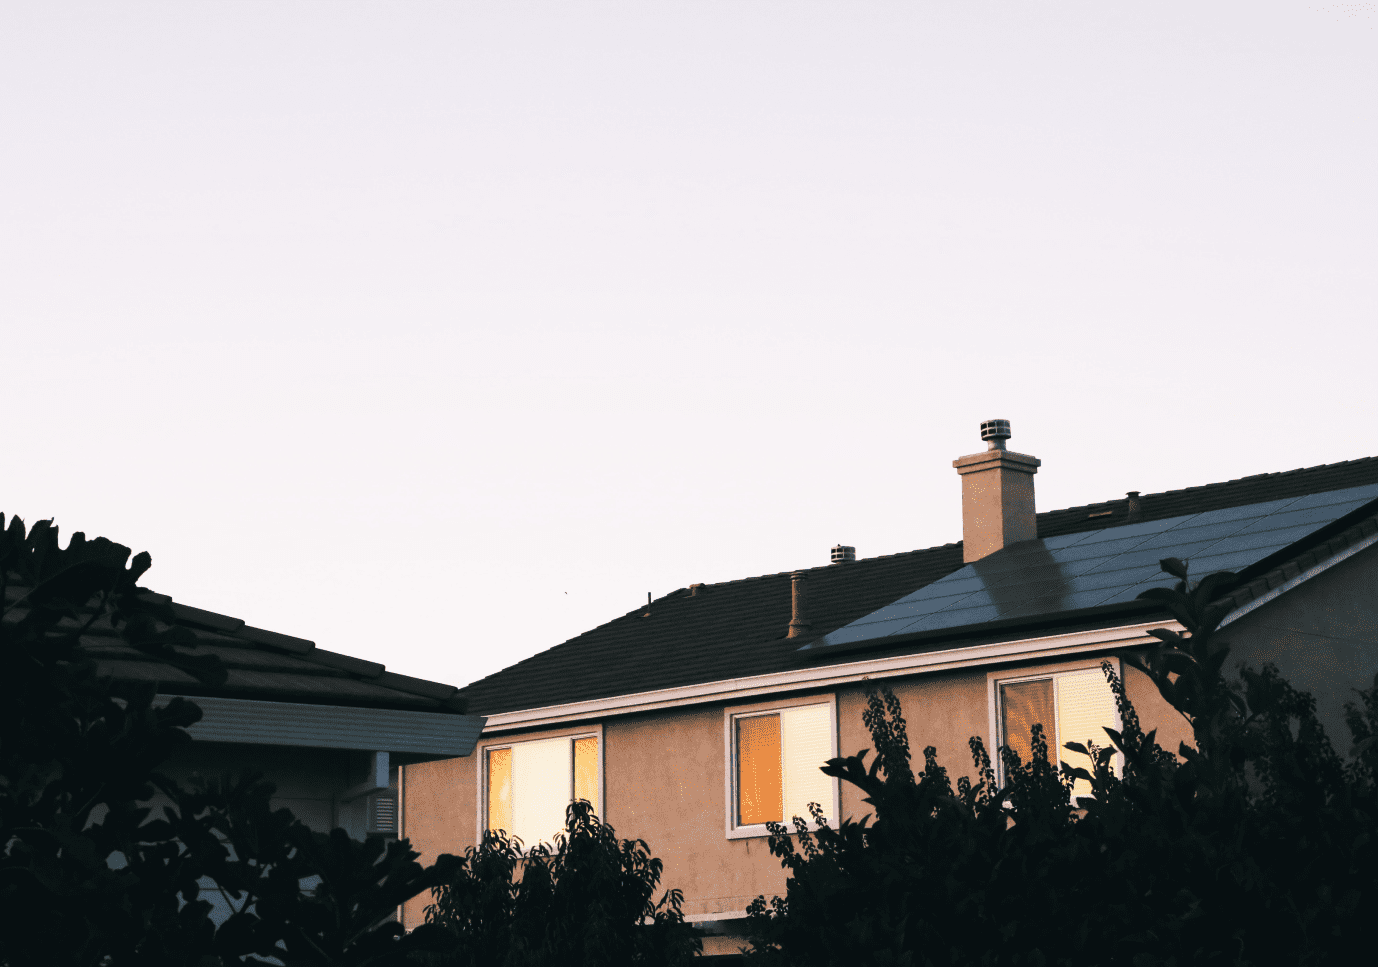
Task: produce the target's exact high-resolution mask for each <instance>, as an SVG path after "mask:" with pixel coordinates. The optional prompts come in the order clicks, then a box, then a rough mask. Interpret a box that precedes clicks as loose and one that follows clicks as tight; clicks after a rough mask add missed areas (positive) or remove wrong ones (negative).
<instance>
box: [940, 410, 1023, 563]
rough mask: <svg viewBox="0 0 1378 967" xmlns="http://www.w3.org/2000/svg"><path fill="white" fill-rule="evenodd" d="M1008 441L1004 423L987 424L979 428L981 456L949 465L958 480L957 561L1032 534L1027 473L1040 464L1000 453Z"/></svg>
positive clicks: (1007, 426)
mask: <svg viewBox="0 0 1378 967" xmlns="http://www.w3.org/2000/svg"><path fill="white" fill-rule="evenodd" d="M1009 438H1010V421H1009V420H987V421H985V422H984V423H982V424H981V439H982V440H984V441H986V452H985V453H973V454H972V455H971V456H969V457H959V458H958V459H956V460H954V461H952V465H953V466H954V467H956V468H957V473H959V474H960V475H961V477H962V561H963V563H966V564H970V563H971V562H972V561H979V560H980V559H981V558H983V557H985V556H987V555H989V554H994V553H995V552H996V551H998V550H1000V548H1002V547H1007V546H1009V545H1010V544H1015V543H1018V542H1019V541H1028V540H1033V539H1034V538H1035V537H1037V536H1038V522H1037V519H1036V518H1035V517H1034V481H1033V475H1034V474H1036V473H1038V467H1039V464H1040V463H1041V461H1040V460H1038V459H1037V458H1036V457H1031V456H1028V455H1027V454H1023V453H1014V452H1013V451H1011V450H1006V449H1005V441H1006V440H1008V439H1009Z"/></svg>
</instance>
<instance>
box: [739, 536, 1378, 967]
mask: <svg viewBox="0 0 1378 967" xmlns="http://www.w3.org/2000/svg"><path fill="white" fill-rule="evenodd" d="M1162 567H1163V569H1164V571H1166V572H1168V573H1169V574H1172V575H1173V576H1174V577H1176V578H1178V583H1177V584H1176V586H1175V587H1174V588H1171V589H1158V590H1154V591H1150V592H1147V593H1146V594H1145V595H1143V596H1144V597H1147V598H1150V599H1153V600H1157V601H1159V602H1161V603H1162V604H1163V605H1164V606H1165V607H1167V608H1168V610H1169V611H1170V612H1171V613H1172V614H1173V615H1174V617H1176V618H1177V620H1178V621H1179V622H1180V623H1181V625H1182V627H1183V628H1184V629H1186V630H1185V633H1177V632H1173V631H1169V630H1166V629H1162V630H1158V631H1155V632H1153V634H1154V636H1155V637H1157V638H1158V639H1159V641H1160V644H1159V645H1158V646H1156V647H1154V648H1152V649H1149V650H1148V651H1146V652H1142V653H1138V654H1127V655H1124V656H1123V660H1124V662H1125V663H1126V664H1127V665H1129V666H1131V667H1133V668H1137V669H1138V670H1140V671H1141V672H1143V673H1144V674H1145V675H1146V676H1147V677H1148V678H1149V679H1150V680H1151V681H1152V682H1153V684H1154V685H1155V686H1156V688H1157V689H1158V691H1159V692H1160V694H1161V695H1162V696H1163V698H1164V699H1166V701H1167V702H1168V703H1169V704H1170V705H1171V706H1172V707H1173V708H1175V709H1176V710H1177V711H1178V712H1180V713H1181V714H1182V715H1183V716H1185V718H1186V720H1187V721H1188V722H1189V723H1190V725H1191V729H1192V735H1193V743H1192V744H1191V745H1187V744H1185V743H1184V744H1182V745H1181V746H1180V747H1179V749H1178V750H1177V752H1176V754H1175V755H1174V754H1173V753H1172V752H1170V751H1168V750H1165V749H1163V748H1161V747H1160V746H1159V745H1158V743H1157V741H1156V733H1155V732H1149V733H1147V734H1145V733H1144V731H1143V729H1142V726H1141V724H1140V722H1139V719H1138V715H1137V712H1136V711H1135V709H1134V707H1133V705H1132V704H1131V703H1130V702H1129V700H1128V697H1127V695H1126V692H1125V688H1124V683H1123V682H1122V681H1121V680H1120V679H1119V677H1118V676H1117V675H1116V674H1115V672H1114V669H1113V666H1111V665H1110V664H1109V663H1105V664H1104V665H1103V670H1104V672H1105V675H1106V677H1107V680H1108V682H1109V683H1110V686H1111V688H1112V690H1113V691H1114V693H1115V698H1116V703H1117V705H1118V707H1119V711H1120V717H1121V725H1122V728H1121V729H1120V730H1114V729H1106V733H1107V745H1106V747H1104V748H1098V747H1096V746H1094V745H1092V746H1090V747H1089V748H1088V747H1084V746H1082V745H1080V744H1077V743H1068V744H1067V748H1069V749H1071V750H1073V751H1077V752H1084V753H1086V754H1088V755H1089V756H1090V758H1091V767H1090V768H1071V767H1069V766H1068V765H1066V764H1063V765H1062V766H1061V769H1060V770H1054V769H1053V767H1052V766H1051V765H1050V763H1049V757H1048V755H1047V752H1048V748H1047V741H1046V738H1045V737H1044V735H1043V732H1042V728H1041V726H1035V727H1034V730H1033V749H1034V754H1033V759H1032V761H1031V762H1028V763H1022V762H1020V761H1019V759H1018V757H1017V756H1016V755H1015V754H1014V753H1013V752H1011V751H1010V750H1009V749H1002V750H1001V756H1002V762H1003V765H1004V767H1005V768H1004V775H1005V776H1006V777H1007V778H1006V781H1005V785H1004V786H1003V787H997V784H996V776H995V770H994V769H993V768H992V766H991V762H990V758H989V756H988V754H987V752H986V750H985V748H984V745H983V743H982V742H981V740H980V739H979V738H973V739H971V742H970V745H971V752H972V757H973V763H974V766H975V774H976V781H975V782H972V781H971V780H969V779H967V778H965V777H963V778H960V779H958V781H957V783H956V787H955V789H954V787H953V783H952V782H951V781H950V780H949V778H948V775H947V773H946V771H945V770H944V769H943V767H942V766H941V765H939V764H938V762H937V758H936V752H935V750H934V748H933V747H931V746H930V747H928V748H926V749H925V750H924V765H923V769H922V770H921V771H920V772H919V773H918V774H917V775H916V774H915V773H914V772H913V768H912V766H911V763H910V749H909V741H908V737H907V734H906V727H905V722H904V719H903V716H902V713H901V708H900V705H899V702H898V701H897V700H896V699H895V697H894V695H893V694H891V693H889V692H888V691H887V692H884V693H883V694H874V693H873V694H872V695H871V696H870V698H869V700H868V707H867V711H866V713H865V723H866V725H867V726H868V728H869V730H870V732H871V735H872V739H873V742H874V745H875V752H876V755H875V759H874V761H872V762H871V763H870V765H869V766H868V765H867V763H866V758H867V753H866V752H861V753H859V754H857V755H854V756H848V757H844V758H836V759H831V760H829V761H828V763H827V765H826V766H824V767H823V771H824V772H825V773H827V774H828V775H831V776H835V777H837V778H838V779H840V780H843V781H845V782H849V783H851V784H853V785H855V786H856V787H858V788H859V789H860V790H862V791H863V792H864V793H865V802H867V803H868V804H869V805H870V806H871V808H872V809H873V810H874V815H875V819H874V822H872V821H871V818H870V817H869V816H867V817H863V818H862V819H861V820H860V821H853V820H851V819H844V820H843V821H842V823H841V824H840V825H839V826H838V827H837V828H835V829H834V828H832V827H830V826H829V825H828V824H827V823H826V822H825V821H824V819H823V816H822V815H821V812H820V811H817V810H816V809H815V812H814V820H815V821H816V823H817V827H818V828H817V830H816V831H815V832H812V833H811V832H809V831H808V828H807V826H806V824H805V823H804V822H803V821H802V820H801V819H798V818H796V819H795V821H794V824H795V837H796V838H797V840H798V845H797V846H796V844H795V842H794V839H793V838H792V837H791V835H789V833H788V831H787V830H786V829H785V827H783V826H781V825H779V824H773V825H772V836H771V840H770V848H771V851H772V852H773V853H775V854H776V855H777V856H779V857H780V858H781V861H782V863H783V865H784V866H785V867H786V869H788V870H789V873H790V877H789V879H788V881H787V888H786V895H785V896H784V897H783V898H780V897H777V898H774V899H773V900H772V902H770V903H767V902H766V900H765V898H764V897H758V898H757V900H756V901H755V902H754V903H753V904H752V906H751V909H750V915H751V919H750V928H751V932H752V947H751V950H750V957H749V959H751V960H753V961H755V962H759V963H762V964H770V965H774V964H791V965H823V964H853V963H873V964H896V965H899V964H904V965H940V964H941V965H949V964H991V965H995V964H1010V965H1015V964H1018V965H1025V964H1028V965H1034V964H1065V965H1091V964H1098V965H1099V964H1125V965H1133V967H1152V965H1169V964H1180V965H1186V964H1233V965H1247V964H1260V965H1262V964H1276V963H1288V964H1322V963H1332V962H1338V961H1339V960H1340V959H1341V958H1342V957H1350V956H1352V955H1353V953H1354V952H1355V951H1360V950H1363V949H1367V941H1368V937H1367V934H1368V930H1367V927H1368V920H1367V915H1368V914H1369V913H1370V912H1371V911H1372V910H1373V909H1375V901H1378V877H1375V876H1374V874H1373V871H1374V869H1375V868H1378V866H1375V864H1376V863H1378V840H1376V839H1375V835H1374V834H1375V832H1378V678H1376V679H1375V681H1374V684H1373V687H1371V688H1369V689H1367V690H1364V691H1362V692H1360V693H1359V701H1358V702H1357V703H1352V704H1350V705H1349V706H1347V722H1348V725H1349V727H1350V730H1351V731H1352V733H1353V735H1354V738H1355V741H1356V744H1355V752H1354V755H1353V757H1352V758H1351V760H1350V761H1348V762H1344V761H1342V760H1341V759H1340V757H1339V756H1338V755H1337V754H1336V753H1335V751H1334V749H1333V748H1332V746H1331V744H1330V741H1329V739H1328V737H1327V736H1326V735H1325V732H1324V730H1323V729H1322V727H1321V725H1320V723H1319V722H1318V721H1317V719H1316V715H1315V702H1314V700H1313V699H1312V698H1311V697H1310V696H1309V695H1306V694H1304V693H1301V692H1298V691H1297V690H1295V689H1294V688H1292V687H1291V686H1290V685H1289V684H1288V683H1287V682H1285V681H1284V680H1282V679H1281V678H1280V677H1279V675H1278V673H1277V671H1276V669H1274V668H1272V667H1271V666H1264V667H1263V668H1262V669H1261V670H1253V669H1250V668H1244V669H1242V670H1241V672H1240V675H1239V678H1238V679H1237V680H1233V681H1227V680H1226V678H1225V676H1224V675H1223V673H1222V670H1223V669H1224V667H1225V662H1226V659H1227V657H1228V654H1229V650H1228V648H1227V647H1226V645H1225V644H1224V643H1223V642H1221V641H1219V640H1217V638H1216V634H1217V631H1218V629H1219V625H1220V621H1221V620H1222V619H1223V618H1224V616H1225V613H1226V609H1225V608H1224V607H1223V606H1222V605H1220V604H1218V603H1216V602H1217V599H1218V598H1219V592H1220V590H1221V589H1222V588H1225V587H1228V586H1229V585H1230V583H1231V581H1232V580H1233V575H1229V574H1218V575H1211V576H1209V577H1207V578H1206V579H1204V580H1203V581H1201V582H1199V583H1192V582H1190V581H1189V580H1188V575H1187V568H1186V565H1185V564H1184V563H1183V562H1181V561H1178V560H1176V559H1167V560H1164V561H1163V562H1162ZM1117 754H1118V755H1119V756H1120V757H1122V761H1123V768H1122V770H1121V774H1120V775H1117V774H1116V770H1115V769H1114V768H1113V764H1114V760H1115V757H1116V755H1117ZM1076 779H1084V780H1086V781H1087V782H1088V783H1089V784H1090V788H1091V795H1090V796H1085V797H1080V798H1078V800H1077V801H1076V803H1075V804H1073V803H1072V802H1071V788H1072V784H1073V782H1074V781H1075V780H1076Z"/></svg>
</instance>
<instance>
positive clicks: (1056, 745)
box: [986, 655, 1124, 786]
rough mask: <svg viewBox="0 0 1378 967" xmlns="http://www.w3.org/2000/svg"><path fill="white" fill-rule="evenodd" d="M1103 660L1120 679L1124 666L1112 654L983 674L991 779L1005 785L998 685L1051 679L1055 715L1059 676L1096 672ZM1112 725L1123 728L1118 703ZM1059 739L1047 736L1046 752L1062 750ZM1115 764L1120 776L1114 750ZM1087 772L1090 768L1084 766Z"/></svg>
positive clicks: (1119, 758)
mask: <svg viewBox="0 0 1378 967" xmlns="http://www.w3.org/2000/svg"><path fill="white" fill-rule="evenodd" d="M1107 661H1108V662H1110V664H1111V665H1112V666H1113V667H1114V671H1115V674H1116V675H1117V676H1118V677H1119V679H1120V681H1122V682H1123V681H1124V665H1123V664H1122V663H1121V662H1120V659H1119V658H1118V657H1117V656H1114V655H1104V656H1098V657H1095V658H1085V659H1082V660H1081V661H1071V662H1059V663H1058V664H1056V665H1041V666H1039V667H1038V668H1011V669H1006V670H1004V671H998V672H988V673H987V674H986V691H987V694H988V696H989V701H988V702H987V703H986V705H987V708H988V709H989V710H990V736H991V742H990V744H989V745H988V746H987V748H988V749H989V750H990V755H991V765H992V766H993V767H994V769H995V781H996V782H997V783H999V784H1000V785H1001V786H1004V784H1005V764H1004V762H1002V761H1001V758H1000V747H1001V746H1002V745H1004V744H1005V742H1004V740H1005V735H1004V729H1003V728H1002V727H1001V719H1002V718H1003V716H1002V715H1001V714H1000V712H1001V709H1000V686H1001V685H1012V684H1014V683H1016V682H1036V681H1041V680H1043V679H1046V678H1051V679H1053V714H1054V715H1056V714H1057V679H1058V678H1059V677H1060V676H1063V675H1068V674H1074V673H1076V672H1087V671H1096V672H1100V670H1101V667H1100V666H1101V663H1102V662H1107ZM1053 728H1054V729H1055V730H1057V731H1058V732H1059V733H1060V732H1061V727H1060V726H1059V725H1058V724H1057V723H1056V722H1054V723H1053ZM1114 728H1115V729H1116V731H1120V730H1122V729H1123V728H1124V723H1123V722H1122V721H1121V720H1120V709H1119V706H1118V705H1116V706H1115V724H1114ZM1104 738H1105V745H1106V746H1109V745H1110V737H1109V736H1108V735H1107V736H1105V737H1104ZM1060 740H1061V735H1060V734H1059V735H1054V736H1052V737H1050V738H1049V740H1048V751H1049V752H1050V753H1052V754H1053V755H1054V756H1057V755H1058V754H1059V753H1060V752H1061V750H1062V742H1061V741H1060ZM1096 744H1097V745H1098V746H1099V745H1101V743H1099V742H1097V743H1096ZM1102 748H1104V746H1102ZM1060 761H1061V760H1060V759H1056V760H1055V761H1054V762H1053V768H1054V769H1057V770H1058V773H1059V775H1060V774H1061V769H1060V768H1059V766H1058V762H1060ZM1115 765H1116V768H1117V770H1118V771H1119V773H1120V774H1121V775H1123V774H1124V756H1123V755H1121V754H1120V753H1119V752H1116V753H1115ZM1087 771H1090V770H1089V769H1088V770H1087Z"/></svg>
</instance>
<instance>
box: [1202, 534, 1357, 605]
mask: <svg viewBox="0 0 1378 967" xmlns="http://www.w3.org/2000/svg"><path fill="white" fill-rule="evenodd" d="M1374 544H1378V534H1370V535H1369V536H1368V537H1365V538H1364V539H1363V540H1361V541H1359V542H1358V543H1357V544H1351V545H1350V546H1349V547H1346V548H1345V549H1344V550H1343V551H1337V552H1336V553H1334V554H1332V555H1330V556H1329V557H1327V558H1326V559H1325V560H1324V561H1321V562H1319V563H1317V564H1313V565H1311V566H1310V567H1309V568H1307V569H1306V570H1305V571H1302V572H1301V573H1300V574H1298V575H1297V576H1296V577H1294V578H1290V579H1289V580H1287V581H1284V582H1283V583H1281V584H1279V585H1278V586H1277V587H1275V588H1269V589H1268V592H1267V593H1266V594H1260V595H1259V596H1258V597H1256V598H1254V599H1253V600H1252V601H1249V602H1248V603H1247V604H1241V605H1240V606H1239V607H1237V608H1235V609H1234V610H1233V611H1231V612H1230V613H1229V614H1227V615H1226V616H1225V618H1224V620H1223V621H1221V622H1220V627H1222V628H1223V627H1225V626H1226V625H1228V624H1230V623H1232V622H1235V621H1238V620H1239V619H1240V618H1242V617H1244V616H1245V615H1246V614H1248V613H1249V612H1250V611H1253V610H1255V609H1257V608H1261V607H1263V606H1264V605H1265V604H1267V603H1268V602H1269V601H1272V600H1273V599H1274V598H1276V597H1278V596H1279V595H1282V594H1286V593H1287V592H1288V591H1290V590H1292V589H1293V588H1295V587H1296V586H1297V585H1298V584H1304V583H1306V582H1307V581H1309V580H1311V579H1312V578H1313V577H1315V576H1316V575H1318V574H1320V573H1322V572H1323V571H1328V570H1330V569H1331V568H1332V567H1334V566H1335V565H1336V564H1339V563H1340V562H1341V561H1347V560H1349V559H1350V558H1351V557H1353V556H1354V555H1355V554H1358V553H1359V552H1360V551H1362V550H1366V549H1368V548H1370V547H1372V546H1373V545H1374Z"/></svg>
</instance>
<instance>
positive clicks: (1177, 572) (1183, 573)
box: [1158, 557, 1187, 581]
mask: <svg viewBox="0 0 1378 967" xmlns="http://www.w3.org/2000/svg"><path fill="white" fill-rule="evenodd" d="M1158 566H1159V567H1160V568H1162V569H1163V570H1164V571H1165V572H1166V573H1168V574H1171V575H1172V576H1173V577H1175V578H1177V579H1179V580H1181V581H1185V580H1186V579H1187V565H1186V563H1185V562H1184V561H1182V560H1181V559H1180V558H1176V557H1165V558H1163V559H1162V560H1161V561H1159V562H1158Z"/></svg>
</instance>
